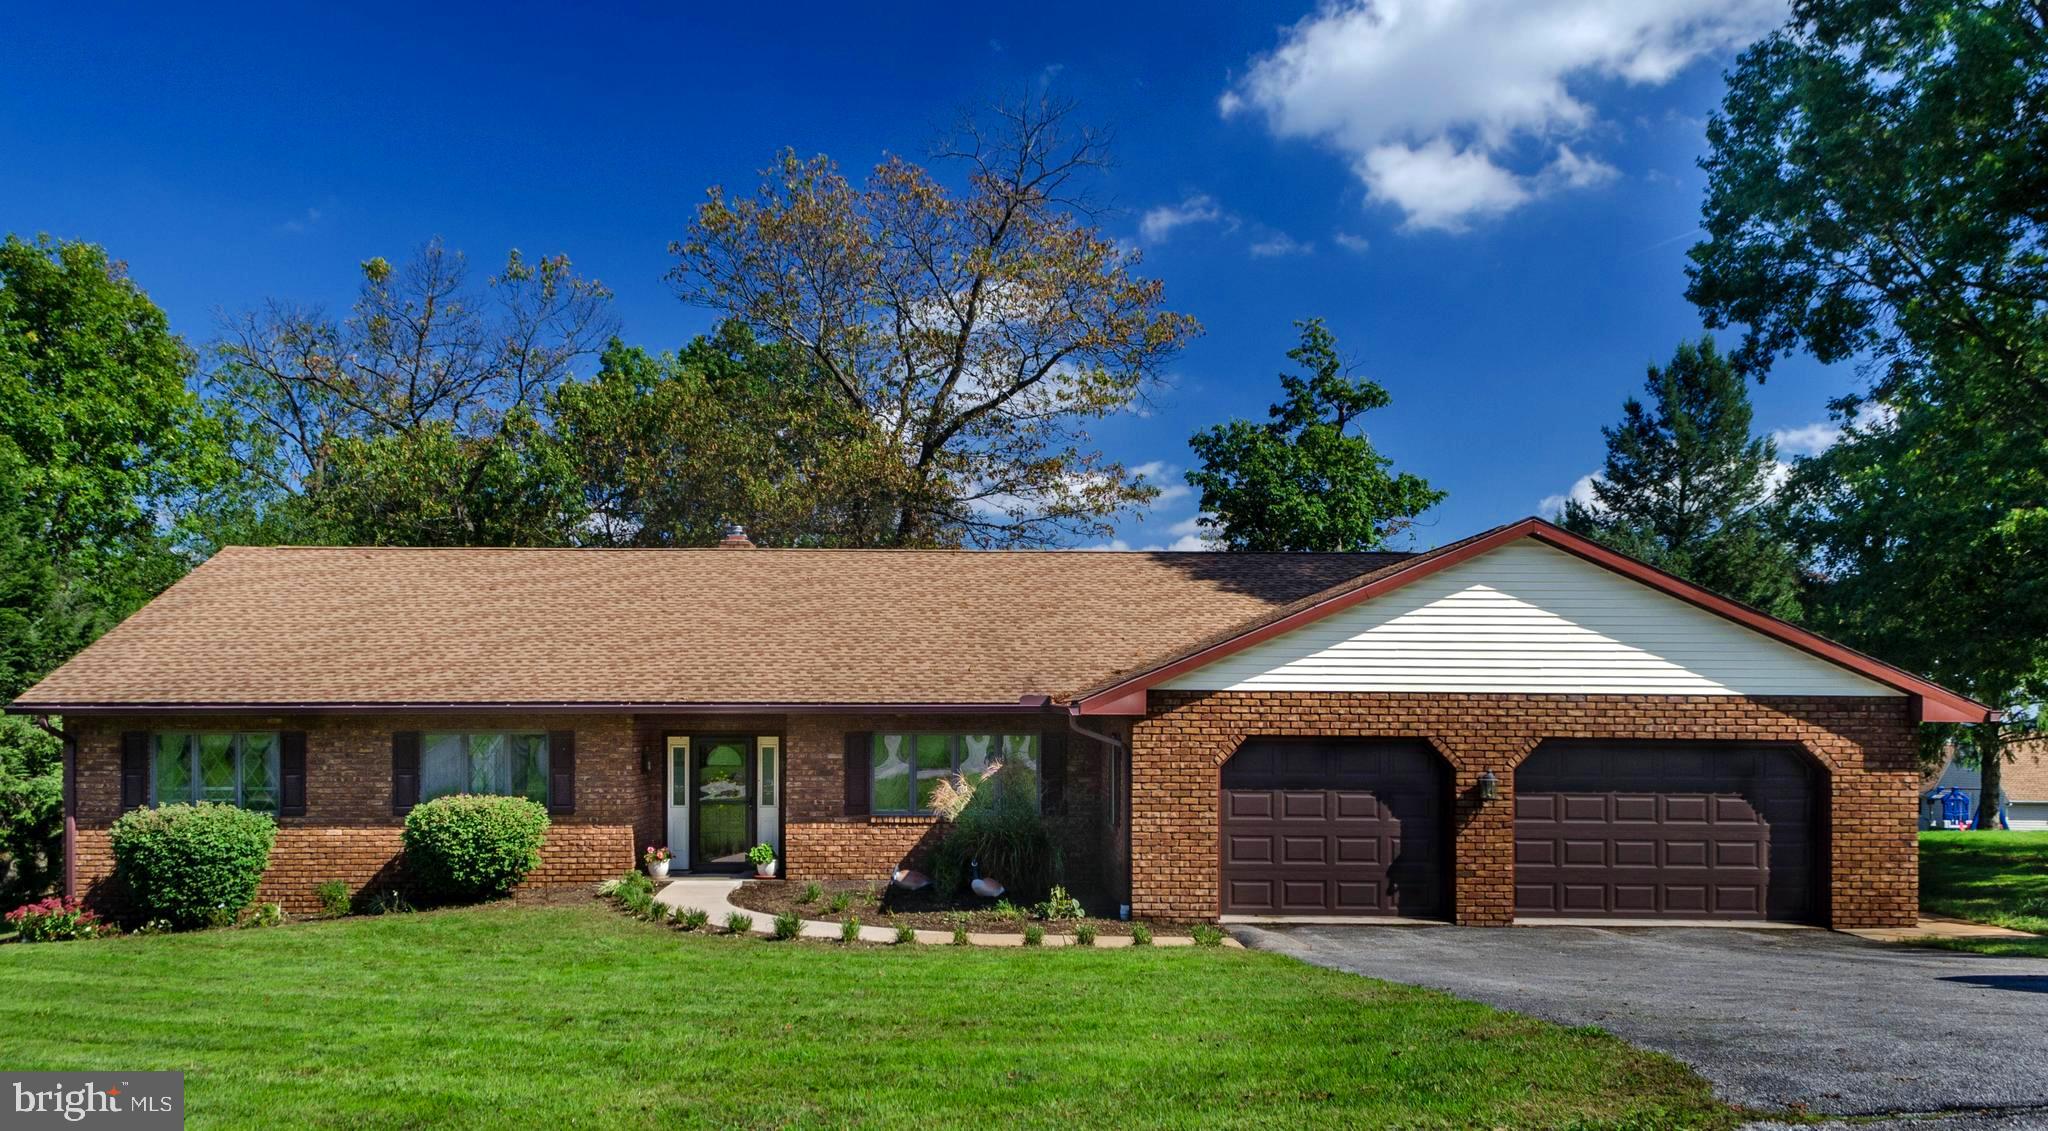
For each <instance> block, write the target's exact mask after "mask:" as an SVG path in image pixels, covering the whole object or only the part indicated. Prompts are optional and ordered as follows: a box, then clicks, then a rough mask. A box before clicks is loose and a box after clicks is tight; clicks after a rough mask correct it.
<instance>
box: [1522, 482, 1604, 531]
mask: <svg viewBox="0 0 2048 1131" xmlns="http://www.w3.org/2000/svg"><path fill="white" fill-rule="evenodd" d="M1597 478H1599V476H1598V475H1593V474H1587V475H1581V476H1579V478H1578V481H1577V482H1575V483H1573V484H1572V486H1571V490H1569V491H1566V492H1565V493H1564V494H1562V495H1545V496H1543V500H1542V501H1541V502H1539V503H1537V504H1536V513H1537V514H1540V515H1542V516H1543V517H1544V518H1547V519H1550V520H1552V521H1556V520H1557V518H1558V517H1559V516H1561V515H1563V514H1564V504H1565V502H1566V501H1567V500H1569V501H1571V502H1575V503H1577V504H1579V505H1580V506H1582V507H1595V508H1597V507H1598V506H1599V505H1600V502H1599V500H1598V499H1596V498H1595V497H1594V495H1593V481H1594V480H1595V479H1597Z"/></svg>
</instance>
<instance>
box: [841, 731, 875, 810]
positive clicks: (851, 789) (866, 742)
mask: <svg viewBox="0 0 2048 1131" xmlns="http://www.w3.org/2000/svg"><path fill="white" fill-rule="evenodd" d="M874 748H875V734H874V732H873V731H867V730H852V731H847V732H846V815H847V816H849V817H865V816H867V814H868V765H869V752H870V751H872V750H873V749H874Z"/></svg>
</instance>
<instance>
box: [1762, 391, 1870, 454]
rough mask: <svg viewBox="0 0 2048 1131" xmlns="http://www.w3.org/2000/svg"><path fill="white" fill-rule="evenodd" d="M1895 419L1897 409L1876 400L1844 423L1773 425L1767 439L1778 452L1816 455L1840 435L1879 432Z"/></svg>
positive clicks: (1826, 421) (1829, 446)
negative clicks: (1774, 445)
mask: <svg viewBox="0 0 2048 1131" xmlns="http://www.w3.org/2000/svg"><path fill="white" fill-rule="evenodd" d="M1898 418H1899V413H1898V410H1897V409H1894V408H1892V407H1891V406H1890V405H1887V404H1883V403H1881V402H1878V401H1871V402H1869V403H1866V404H1863V405H1859V406H1858V407H1857V409H1856V415H1855V416H1853V417H1851V418H1850V419H1849V421H1848V422H1847V423H1846V424H1845V423H1843V422H1842V421H1841V420H1839V419H1837V420H1816V421H1814V422H1813V423H1812V424H1803V425H1801V426H1799V427H1797V428H1774V429H1772V430H1771V442H1772V443H1774V444H1776V445H1777V446H1778V452H1779V454H1781V455H1793V456H1817V455H1819V454H1821V453H1822V452H1824V451H1827V450H1828V449H1829V448H1832V447H1834V446H1835V445H1836V444H1839V443H1841V442H1842V437H1843V436H1846V435H1849V434H1850V433H1854V432H1882V431H1885V430H1886V429H1888V428H1890V427H1891V426H1892V423H1893V422H1894V421H1896V420H1897V419H1898Z"/></svg>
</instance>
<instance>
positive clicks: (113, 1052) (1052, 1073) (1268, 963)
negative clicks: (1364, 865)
mask: <svg viewBox="0 0 2048 1131" xmlns="http://www.w3.org/2000/svg"><path fill="white" fill-rule="evenodd" d="M0 987H4V988H5V992H4V993H0V1033H5V1034H6V1037H5V1038H4V1039H0V1048H4V1056H0V1060H4V1062H5V1063H6V1064H7V1065H8V1066H9V1067H10V1068H16V1069H108V1068H127V1069H152V1068H155V1069H183V1070H185V1072H186V1096H187V1101H188V1107H189V1109H190V1116H189V1118H190V1123H189V1125H190V1126H193V1127H213V1126H235V1125H243V1126H255V1125H264V1126H276V1125H279V1124H286V1123H288V1124H292V1125H301V1126H302V1125H319V1126H334V1125H351V1126H360V1125H377V1126H427V1125H433V1126H446V1125H455V1126H480V1127H505V1126H538V1125H547V1126H549V1127H551V1128H552V1127H571V1126H620V1125H626V1126H645V1125H652V1124H656V1123H659V1124H663V1125H674V1124H677V1123H683V1124H695V1125H717V1126H780V1125H787V1124H800V1125H843V1124H849V1123H852V1124H865V1125H892V1126H908V1125H922V1126H926V1127H930V1126H944V1125H955V1124H970V1123H971V1124H976V1125H984V1126H993V1125H1033V1126H1054V1125H1057V1126H1063V1127H1074V1126H1079V1127H1086V1126H1108V1125H1116V1126H1135V1125H1144V1124H1172V1125H1176V1126H1195V1125H1225V1124H1230V1125H1267V1126H1287V1127H1295V1126H1302V1125H1317V1126H1339V1125H1349V1126H1358V1125H1383V1124H1392V1125H1398V1126H1403V1127H1437V1126H1447V1127H1468V1126H1487V1127H1500V1126H1512V1127H1574V1128H1592V1127H1608V1126H1615V1127H1631V1128H1635V1127H1659V1128H1662V1127H1713V1128H1722V1127H1730V1126H1733V1125H1734V1124H1735V1123H1737V1122H1739V1118H1738V1113H1737V1112H1736V1111H1734V1110H1733V1109H1731V1108H1728V1107H1726V1106H1724V1105H1722V1104H1720V1103H1718V1102H1716V1101H1715V1100H1714V1099H1713V1098H1712V1096H1711V1095H1710V1093H1709V1091H1708V1088H1707V1085H1706V1083H1705V1082H1704V1081H1702V1080H1701V1079H1700V1078H1699V1077H1697V1076H1695V1075H1694V1074H1693V1073H1692V1072H1690V1071H1689V1070H1687V1069H1686V1068H1684V1067H1683V1066H1681V1065H1680V1064H1678V1063H1677V1062H1675V1061H1673V1060H1670V1059H1668V1058H1666V1057H1663V1056H1659V1055H1656V1054H1653V1053H1649V1052H1644V1051H1642V1050H1639V1049H1635V1048H1632V1047H1630V1046H1629V1045H1626V1044H1624V1043H1622V1042H1621V1041H1619V1040H1616V1039H1614V1038H1612V1037H1610V1036H1607V1035H1606V1034H1604V1033H1602V1032H1600V1031H1598V1030H1595V1029H1564V1028H1560V1027H1558V1026H1554V1025H1550V1024H1546V1023H1543V1022H1539V1021H1535V1020H1531V1019H1528V1018H1524V1017H1519V1016H1515V1015H1511V1014H1504V1013H1500V1012H1496V1011H1494V1010H1492V1009H1488V1008H1486V1007H1484V1006H1480V1005H1475V1004H1471V1003H1468V1002H1463V1001H1458V1000H1456V999H1453V998H1450V997H1446V996H1444V995H1442V994H1437V993H1433V992H1430V991H1425V990H1419V989H1411V988H1407V987H1401V986H1393V985H1388V984H1385V983H1380V982H1374V981H1369V980H1367V979H1363V978H1357V977H1352V976H1349V975H1345V974H1339V973H1335V972H1333V971H1329V970H1323V969H1318V968H1316V967H1311V966H1305V965H1302V964H1300V963H1297V962H1294V961H1292V960H1290V959H1286V958H1281V957H1279V956H1277V955H1271V954H1262V953H1252V952H1243V951H1232V950H1209V949H1198V948H1176V949H1171V950H1166V949H1153V950H1115V951H1091V950H1083V949H1079V948H1071V949H1066V948H1063V949H1058V950H1046V951H1018V950H984V949H979V948H965V947H962V948H953V947H936V946H916V947H852V948H848V947H842V946H838V945H835V944H822V943H774V942H767V941H762V940H755V939H736V938H731V937H726V936H705V935H697V934H688V935H686V934H681V933H679V932H677V931H675V930H674V929H672V928H667V927H660V926H655V925H653V924H649V923H644V922H640V921H637V920H632V919H628V918H626V917H624V916H621V915H619V914H616V913H614V912H612V911H610V910H608V909H606V908H605V907H603V906H600V905H598V904H595V903H593V904H590V905H588V906H585V905H567V906H512V905H496V906H490V907H484V908H478V909H471V910H464V911H450V912H439V913H432V914H418V915H393V916H385V917H382V918H358V919H344V920H337V921H332V922H322V923H305V924H294V925H290V926H286V927H281V928H269V929H262V930H243V931H213V932H206V933H201V934H192V935H170V936H155V937H145V938H126V939H116V940H106V941H98V942H82V943H53V944H43V945H37V946H8V947H0Z"/></svg>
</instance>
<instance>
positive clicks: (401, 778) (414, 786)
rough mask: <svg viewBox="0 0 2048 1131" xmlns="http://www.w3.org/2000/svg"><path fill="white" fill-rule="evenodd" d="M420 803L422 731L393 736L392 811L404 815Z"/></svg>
mask: <svg viewBox="0 0 2048 1131" xmlns="http://www.w3.org/2000/svg"><path fill="white" fill-rule="evenodd" d="M419 803H420V732H418V731H416V730H402V731H399V732H397V733H396V734H393V735H392V736H391V811H392V812H393V813H396V814H398V815H399V816H401V817H403V816H405V815H406V814H407V813H410V812H412V807H413V806H415V805H418V804H419Z"/></svg>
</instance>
